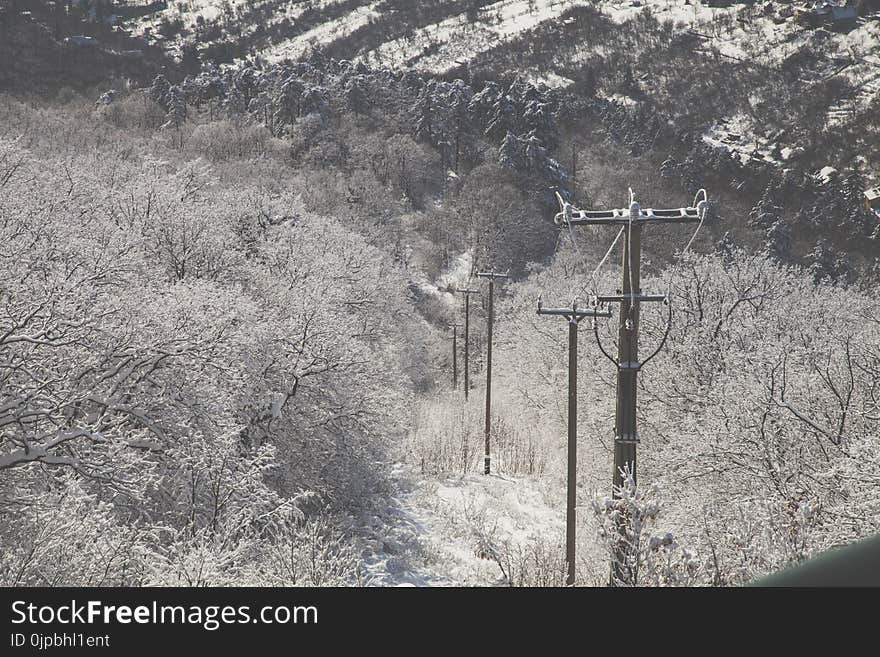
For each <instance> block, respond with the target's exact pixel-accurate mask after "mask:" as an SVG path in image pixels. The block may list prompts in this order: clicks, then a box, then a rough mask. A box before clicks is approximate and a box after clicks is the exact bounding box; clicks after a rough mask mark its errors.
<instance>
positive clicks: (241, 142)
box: [189, 120, 272, 162]
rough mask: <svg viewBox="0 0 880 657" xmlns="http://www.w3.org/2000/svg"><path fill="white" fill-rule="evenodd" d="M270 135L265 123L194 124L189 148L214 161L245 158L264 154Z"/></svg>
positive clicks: (223, 122)
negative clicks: (194, 127)
mask: <svg viewBox="0 0 880 657" xmlns="http://www.w3.org/2000/svg"><path fill="white" fill-rule="evenodd" d="M271 139H272V134H271V133H270V132H269V129H268V128H266V127H265V126H262V125H243V124H241V123H239V122H237V121H231V120H222V121H214V122H212V123H204V124H202V125H200V126H197V127H196V129H195V130H193V133H192V137H191V138H190V140H189V148H190V149H192V150H193V151H195V152H196V153H197V154H199V155H201V156H203V157H206V158H207V159H209V160H211V161H214V162H217V161H224V160H235V159H248V158H253V157H261V156H263V155H265V154H266V152H267V148H268V146H269V143H270V141H271Z"/></svg>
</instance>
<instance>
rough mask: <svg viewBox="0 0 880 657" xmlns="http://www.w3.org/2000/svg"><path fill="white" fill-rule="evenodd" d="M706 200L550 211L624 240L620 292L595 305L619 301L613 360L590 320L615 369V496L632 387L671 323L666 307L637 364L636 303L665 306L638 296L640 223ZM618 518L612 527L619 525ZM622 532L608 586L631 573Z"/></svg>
mask: <svg viewBox="0 0 880 657" xmlns="http://www.w3.org/2000/svg"><path fill="white" fill-rule="evenodd" d="M706 208H707V201H706V199H705V198H704V199H703V200H702V201H700V202H699V203H698V204H697V206H696V207H687V208H675V209H670V210H656V209H644V210H643V209H642V208H641V206H640V205H639V204H638V203H636V202H635V200H634V199H633V200H631V202H630V206H629V209H628V210H627V209H614V210H591V211H585V210H577V209H575V208H573V207H572V206H571V205H570V204H568V203H566V202H564V201H563V202H562V211H561V212H560V213H559V214H557V215H556V223H557V224H561V225H563V226H568V227H571V226H597V225H622V226H623V228H624V233H625V239H624V243H623V259H622V265H623V283H622V290H618V291H617V293H616V294H611V295H599V296H597V297H596V301H597V302H598V303H619V304H620V323H619V327H618V334H617V358H616V359H615V358H613V357H612V356H611V355H610V354H608V352H607V351H606V350H605V348H604V347H603V346H602V342H601V340H600V339H599V332H598V329H597V328H596V326H595V324H594V333H595V336H596V341H597V343H598V344H599V348H600V349H601V351H602V353H603V354H604V355H605V356H606V357H607V358H608V359H609V360H611V361H612V362H613V363H614V364H615V365H616V367H617V410H616V413H615V423H614V472H613V478H612V491H613V492H612V495H613V496H614V498H617V497H619V493H618V491H619V490H620V488H621V487H622V486H623V483H624V479H623V476H624V472H625V471H627V470H628V471H630V472H631V473H632V477H633V480H634V481H635V480H636V447H637V445H638V443H639V433H638V427H637V425H636V406H637V405H636V401H637V397H636V391H637V387H636V384H637V376H638V372H639V370H640V369H641V368H642V367H643V366H644V365H645V364H646V363H647V362H648V361H649V360H651V359H652V358H653V357H654V356H656V355H657V354H658V353H659V351H660V350H661V349H662V348H663V345H664V344H665V343H666V338H667V337H668V336H669V329H670V326H671V321H672V307H671V306H670V310H669V320H668V321H667V323H666V330H665V334H664V336H663V339H662V341H661V343H660V346H659V347H658V348H657V350H656V351H654V352H653V353H652V354H651V355H650V356H649V357H648V358H646V359H645V360H644V361H642V362H639V353H638V352H639V305H640V304H641V302H655V301H662V302H663V303H666V304H667V305H668V304H669V299H668V298H667V296H666V295H663V294H660V295H645V294H642V290H641V285H640V268H639V265H640V259H641V248H642V227H643V226H645V225H648V224H667V223H679V224H684V223H697V222H701V221H702V219H703V217H704V216H705V212H706ZM623 522H625V519H621V523H620V525H619V527H618V529H619V530H622V529H623ZM621 535H622V531H618V538H617V540H616V542H615V545H614V548H613V549H614V555H613V556H614V558H613V560H612V564H611V581H610V585H611V586H616V585H618V584H631V583H633V582H632V579H633V573H632V572H631V571H630V568H629V567H628V566H627V565H626V564H625V563H624V562H625V554H626V545H625V544H624V541H623V539H622V538H621Z"/></svg>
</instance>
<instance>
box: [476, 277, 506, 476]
mask: <svg viewBox="0 0 880 657" xmlns="http://www.w3.org/2000/svg"><path fill="white" fill-rule="evenodd" d="M477 276H478V277H480V278H488V279H489V328H488V331H487V333H488V338H487V346H486V427H485V430H484V433H485V436H486V456H485V458H484V465H485V467H484V469H483V474H489V472H490V471H491V458H490V456H489V447H490V442H491V441H490V434H491V427H492V325H493V324H494V322H495V310H494V301H495V279H496V278H510V272H508V273H506V274H496V273H495V272H494V271H491V272H485V271H484V272H477Z"/></svg>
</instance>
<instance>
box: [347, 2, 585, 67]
mask: <svg viewBox="0 0 880 657" xmlns="http://www.w3.org/2000/svg"><path fill="white" fill-rule="evenodd" d="M577 4H580V3H577V2H562V1H558V0H557V1H552V2H551V1H547V2H533V1H532V2H529V0H501V1H500V2H496V3H494V4H491V5H487V6H486V7H484V8H482V9H481V10H480V11H479V13H478V19H477V21H476V22H474V23H471V22H470V21H469V20H468V17H467V15H466V14H465V13H462V14H457V15H455V16H451V17H449V18H447V19H445V20H443V21H441V22H439V23H435V24H434V25H429V26H427V27H425V28H423V29H421V30H418V31H417V32H416V34H414V35H412V36H409V37H403V38H399V39H394V40H393V41H389V42H387V43H385V44H383V45H382V46H381V47H379V48H377V49H375V50H373V51H370V52H369V53H366V54H364V55H361V58H362V59H366V60H368V61H370V60H372V61H380V62H382V63H384V64H386V65H390V66H415V67H417V68H419V69H421V70H425V71H430V72H434V73H443V72H446V71H447V70H449V69H450V68H453V67H455V66H456V65H457V64H459V63H461V62H466V61H468V60H470V59H472V58H473V57H474V56H476V55H478V54H479V53H481V52H484V51H486V50H488V49H489V48H492V47H494V46H496V45H497V44H498V43H499V42H502V41H504V40H506V39H510V38H512V37H514V36H516V35H518V34H521V33H523V32H526V31H528V30H531V29H533V28H534V27H536V26H537V25H539V24H540V23H542V22H543V21H546V20H552V19H554V18H557V17H558V16H559V15H560V14H562V13H563V12H564V11H565V10H566V9H570V8H571V7H572V6H575V5H577Z"/></svg>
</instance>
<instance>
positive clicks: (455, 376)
mask: <svg viewBox="0 0 880 657" xmlns="http://www.w3.org/2000/svg"><path fill="white" fill-rule="evenodd" d="M459 326H461V324H453V325H452V390H453V391H455V390H458V327H459Z"/></svg>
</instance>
